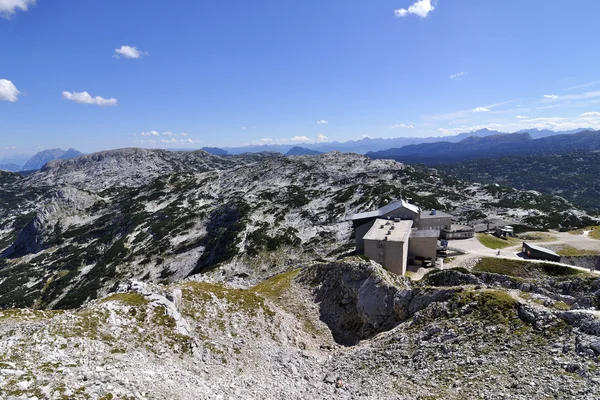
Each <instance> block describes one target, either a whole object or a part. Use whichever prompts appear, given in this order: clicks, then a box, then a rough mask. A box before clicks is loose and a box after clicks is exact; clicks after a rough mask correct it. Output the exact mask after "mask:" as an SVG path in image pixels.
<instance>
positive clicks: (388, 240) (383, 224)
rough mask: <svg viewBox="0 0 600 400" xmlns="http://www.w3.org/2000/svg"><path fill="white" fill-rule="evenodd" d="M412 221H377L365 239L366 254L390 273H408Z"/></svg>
mask: <svg viewBox="0 0 600 400" xmlns="http://www.w3.org/2000/svg"><path fill="white" fill-rule="evenodd" d="M412 224H413V222H412V221H411V220H405V221H403V220H400V219H395V220H387V219H376V220H375V221H374V222H373V224H372V226H371V229H369V231H368V232H367V233H366V234H365V236H364V237H363V242H364V254H365V256H367V257H369V259H371V260H373V261H375V262H378V263H379V264H381V265H382V266H383V268H385V269H387V270H388V271H390V272H394V273H396V274H398V275H404V274H405V273H406V265H407V261H408V254H409V249H408V245H409V237H410V234H411V228H412Z"/></svg>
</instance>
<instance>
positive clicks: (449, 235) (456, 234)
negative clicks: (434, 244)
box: [440, 224, 475, 240]
mask: <svg viewBox="0 0 600 400" xmlns="http://www.w3.org/2000/svg"><path fill="white" fill-rule="evenodd" d="M474 236H475V227H474V226H470V225H460V224H452V225H450V229H448V228H444V229H442V230H441V233H440V237H441V238H442V239H446V240H449V239H468V238H472V237H474Z"/></svg>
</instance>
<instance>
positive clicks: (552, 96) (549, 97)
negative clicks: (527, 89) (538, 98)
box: [544, 94, 558, 100]
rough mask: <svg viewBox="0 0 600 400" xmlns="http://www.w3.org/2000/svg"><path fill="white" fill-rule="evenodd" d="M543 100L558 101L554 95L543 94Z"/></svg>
mask: <svg viewBox="0 0 600 400" xmlns="http://www.w3.org/2000/svg"><path fill="white" fill-rule="evenodd" d="M544 99H546V100H556V99H558V96H557V95H555V94H545V95H544Z"/></svg>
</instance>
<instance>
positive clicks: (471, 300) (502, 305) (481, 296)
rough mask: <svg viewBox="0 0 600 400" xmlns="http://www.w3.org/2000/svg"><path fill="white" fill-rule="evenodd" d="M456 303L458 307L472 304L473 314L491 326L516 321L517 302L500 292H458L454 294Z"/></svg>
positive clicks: (505, 293)
mask: <svg viewBox="0 0 600 400" xmlns="http://www.w3.org/2000/svg"><path fill="white" fill-rule="evenodd" d="M456 302H457V304H458V306H459V307H462V306H465V305H467V304H474V305H475V307H474V313H476V314H477V315H478V317H479V318H480V319H482V320H484V321H487V322H490V323H492V324H498V323H500V324H504V325H508V324H510V323H511V322H515V321H517V320H518V317H517V312H516V310H517V305H518V301H517V300H515V299H513V298H512V296H511V295H510V294H508V293H507V292H505V291H502V290H489V291H484V292H476V291H464V292H460V293H457V294H456Z"/></svg>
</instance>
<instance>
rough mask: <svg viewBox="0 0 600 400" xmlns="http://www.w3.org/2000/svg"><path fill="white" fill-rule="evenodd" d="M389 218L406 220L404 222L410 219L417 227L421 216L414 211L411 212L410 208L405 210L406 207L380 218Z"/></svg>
mask: <svg viewBox="0 0 600 400" xmlns="http://www.w3.org/2000/svg"><path fill="white" fill-rule="evenodd" d="M387 217H390V218H392V219H393V218H400V219H404V220H408V219H410V220H412V221H414V222H415V224H413V226H415V225H416V223H417V222H419V214H417V213H415V212H413V211H412V210H409V209H408V208H405V207H400V208H399V209H397V210H394V211H392V212H390V213H387V214H385V215H383V216H381V217H379V218H382V219H386V218H387Z"/></svg>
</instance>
